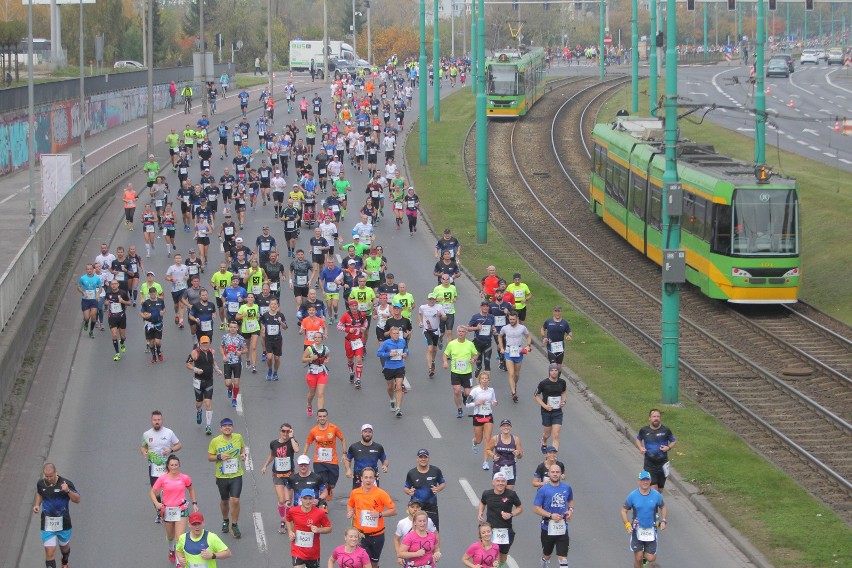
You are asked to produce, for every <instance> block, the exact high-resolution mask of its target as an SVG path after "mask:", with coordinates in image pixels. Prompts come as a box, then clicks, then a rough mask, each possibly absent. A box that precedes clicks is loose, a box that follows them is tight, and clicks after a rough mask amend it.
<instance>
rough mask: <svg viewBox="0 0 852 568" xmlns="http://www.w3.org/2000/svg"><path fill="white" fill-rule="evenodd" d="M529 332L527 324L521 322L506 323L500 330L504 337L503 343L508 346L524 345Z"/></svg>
mask: <svg viewBox="0 0 852 568" xmlns="http://www.w3.org/2000/svg"><path fill="white" fill-rule="evenodd" d="M529 334H530V332H529V331H528V330H527V326H525V325H521V324H515V325H506V326H504V327H503V328H502V329H501V330H500V335H502V336H503V337H504V339H503V344H504V346H506V347H509V346H513V345H516V346H518V347H522V346H523V345H524V344H525V341H524V338H525V337H527V336H528V335H529Z"/></svg>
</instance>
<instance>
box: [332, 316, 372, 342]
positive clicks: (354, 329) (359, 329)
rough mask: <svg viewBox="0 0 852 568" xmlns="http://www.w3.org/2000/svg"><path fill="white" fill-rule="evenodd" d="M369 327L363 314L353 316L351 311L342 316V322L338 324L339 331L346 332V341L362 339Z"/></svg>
mask: <svg viewBox="0 0 852 568" xmlns="http://www.w3.org/2000/svg"><path fill="white" fill-rule="evenodd" d="M366 327H367V318H365V317H364V315H363V314H362V313H361V312H357V313H356V315H354V316H353V315H352V312H351V311H348V312H346V313H345V314H343V315H342V316H340V321H339V322H338V324H337V329H340V330H341V331H345V333H346V340H347V341H351V340H353V339H357V338H359V337H361V335H362V334H363V333H364V330H365V329H366Z"/></svg>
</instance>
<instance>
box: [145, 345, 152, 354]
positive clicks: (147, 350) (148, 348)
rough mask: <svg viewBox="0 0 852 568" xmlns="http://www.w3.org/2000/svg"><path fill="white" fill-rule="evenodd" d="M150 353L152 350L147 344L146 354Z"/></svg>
mask: <svg viewBox="0 0 852 568" xmlns="http://www.w3.org/2000/svg"><path fill="white" fill-rule="evenodd" d="M150 351H151V348H150V347H149V346H148V344H147V343H146V344H145V353H149V352H150Z"/></svg>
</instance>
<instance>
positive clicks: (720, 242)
mask: <svg viewBox="0 0 852 568" xmlns="http://www.w3.org/2000/svg"><path fill="white" fill-rule="evenodd" d="M712 217H713V222H712V225H711V227H710V250H711V251H712V252H715V253H717V254H731V206H730V205H721V204H719V203H714V204H713V208H712Z"/></svg>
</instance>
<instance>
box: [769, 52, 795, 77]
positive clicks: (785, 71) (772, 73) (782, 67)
mask: <svg viewBox="0 0 852 568" xmlns="http://www.w3.org/2000/svg"><path fill="white" fill-rule="evenodd" d="M766 76H767V77H778V76H781V77H789V76H790V68H789V67H788V66H787V62H786V61H784V59H782V58H780V57H773V58H772V59H770V60H769V65H768V66H767V67H766Z"/></svg>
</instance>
